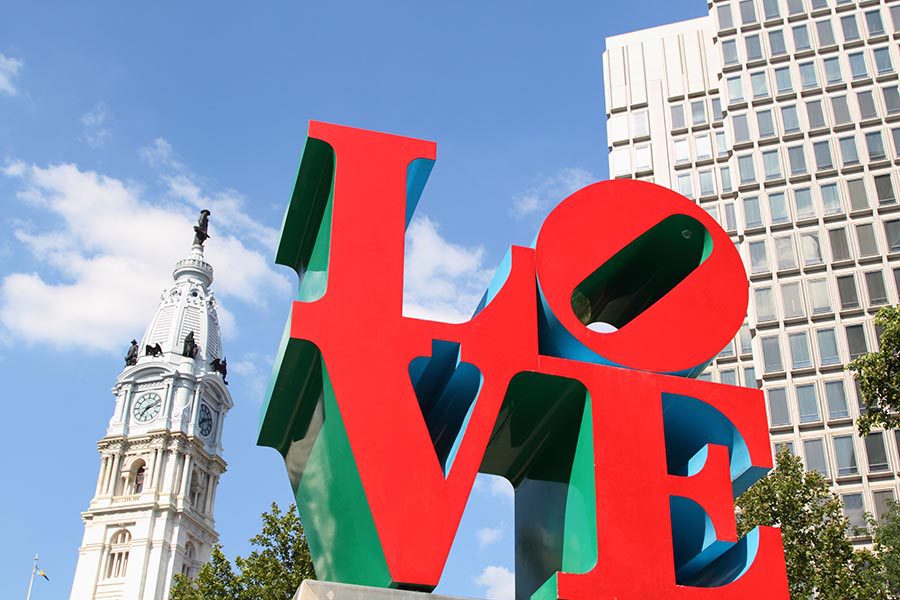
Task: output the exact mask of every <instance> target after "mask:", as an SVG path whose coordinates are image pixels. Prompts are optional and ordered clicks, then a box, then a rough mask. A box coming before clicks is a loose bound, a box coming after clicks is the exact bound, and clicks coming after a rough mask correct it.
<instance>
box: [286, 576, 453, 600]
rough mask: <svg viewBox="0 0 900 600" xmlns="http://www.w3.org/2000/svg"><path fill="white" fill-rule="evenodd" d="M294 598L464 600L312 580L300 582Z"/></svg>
mask: <svg viewBox="0 0 900 600" xmlns="http://www.w3.org/2000/svg"><path fill="white" fill-rule="evenodd" d="M294 600H466V599H465V598H462V597H461V596H443V595H439V594H427V593H425V592H408V591H405V590H392V589H389V588H377V587H368V586H364V585H350V584H347V583H332V582H330V581H313V580H311V579H308V580H306V581H304V582H303V583H302V584H300V589H299V590H297V593H296V594H295V595H294Z"/></svg>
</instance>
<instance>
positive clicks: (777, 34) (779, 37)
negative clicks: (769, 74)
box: [769, 29, 787, 56]
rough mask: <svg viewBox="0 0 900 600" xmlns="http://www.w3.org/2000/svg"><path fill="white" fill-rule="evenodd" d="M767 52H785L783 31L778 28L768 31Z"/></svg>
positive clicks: (778, 53) (773, 53)
mask: <svg viewBox="0 0 900 600" xmlns="http://www.w3.org/2000/svg"><path fill="white" fill-rule="evenodd" d="M769 52H771V53H772V56H781V55H782V54H787V46H786V45H785V43H784V32H783V31H782V30H780V29H776V30H774V31H770V32H769Z"/></svg>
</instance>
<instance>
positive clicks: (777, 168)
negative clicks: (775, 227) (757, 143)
mask: <svg viewBox="0 0 900 600" xmlns="http://www.w3.org/2000/svg"><path fill="white" fill-rule="evenodd" d="M762 159H763V169H764V170H765V172H766V181H772V180H774V179H781V178H782V174H781V160H780V159H779V157H778V150H770V151H768V152H763V153H762ZM783 196H784V194H782V198H783ZM773 222H774V216H773Z"/></svg>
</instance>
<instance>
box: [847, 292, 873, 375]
mask: <svg viewBox="0 0 900 600" xmlns="http://www.w3.org/2000/svg"><path fill="white" fill-rule="evenodd" d="M854 292H855V290H854ZM845 332H846V333H847V347H848V348H850V360H853V359H855V358H856V357H858V356H862V355H863V354H866V353H867V352H868V351H869V348H868V346H867V345H866V332H865V331H864V330H863V326H862V325H848V326H847V327H846V328H845Z"/></svg>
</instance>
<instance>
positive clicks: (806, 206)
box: [794, 188, 818, 243]
mask: <svg viewBox="0 0 900 600" xmlns="http://www.w3.org/2000/svg"><path fill="white" fill-rule="evenodd" d="M794 206H795V207H796V210H797V218H798V219H807V218H811V217H815V216H816V207H815V205H814V204H813V200H812V190H810V189H809V188H801V189H799V190H794ZM816 240H817V242H816V243H818V236H817V237H816Z"/></svg>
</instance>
